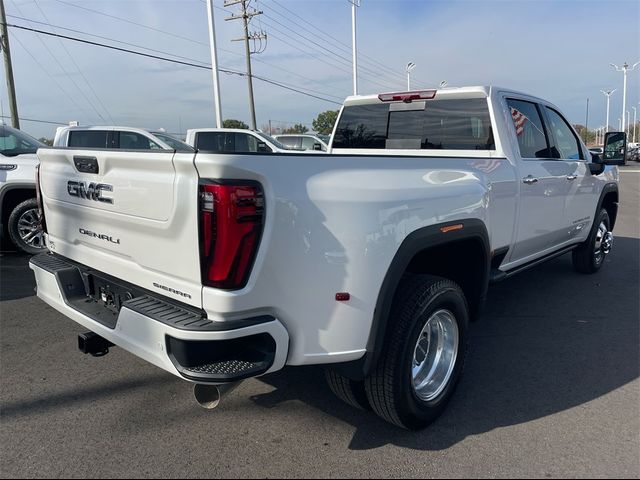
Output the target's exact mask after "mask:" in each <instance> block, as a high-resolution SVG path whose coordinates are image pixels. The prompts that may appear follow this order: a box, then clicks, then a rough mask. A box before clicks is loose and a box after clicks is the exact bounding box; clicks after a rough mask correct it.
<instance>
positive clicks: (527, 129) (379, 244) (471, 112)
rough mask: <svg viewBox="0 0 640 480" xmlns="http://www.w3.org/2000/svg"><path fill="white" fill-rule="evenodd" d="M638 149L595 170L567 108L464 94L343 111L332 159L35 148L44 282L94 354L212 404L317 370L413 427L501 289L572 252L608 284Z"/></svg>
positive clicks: (414, 96) (444, 386)
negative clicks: (130, 358) (139, 367)
mask: <svg viewBox="0 0 640 480" xmlns="http://www.w3.org/2000/svg"><path fill="white" fill-rule="evenodd" d="M625 147H626V137H625V135H624V134H622V133H610V134H608V136H607V139H606V145H605V151H604V155H603V157H602V158H600V157H593V156H592V155H591V154H590V153H589V151H588V150H587V148H586V147H585V145H584V144H583V143H582V142H581V140H580V139H579V137H578V135H576V133H575V131H574V130H573V128H572V127H571V126H570V124H569V123H568V122H567V121H566V120H565V119H564V117H563V116H562V114H561V113H560V112H559V110H558V108H557V107H555V106H553V105H552V104H550V103H548V102H546V101H544V100H541V99H539V98H535V97H532V96H529V95H525V94H522V93H518V92H515V91H510V90H505V89H501V88H496V87H467V88H456V89H444V90H438V91H421V92H405V93H393V94H381V95H375V96H358V97H350V98H348V99H347V100H346V102H345V104H344V106H343V108H342V111H341V113H340V116H339V119H338V121H337V124H336V127H335V130H334V134H333V136H332V145H331V153H330V154H319V155H315V156H309V155H304V154H301V155H296V154H291V153H289V154H282V155H280V154H270V155H262V154H260V153H253V154H238V153H229V154H221V153H216V154H213V153H207V152H202V151H199V152H196V153H184V152H175V153H174V152H170V151H161V150H155V151H146V152H141V151H118V150H83V149H70V148H54V149H41V150H39V151H38V156H39V158H40V164H41V167H40V189H41V193H42V195H41V198H42V208H43V214H44V221H45V222H46V231H47V242H48V246H49V248H50V250H51V253H49V254H42V255H39V256H36V257H34V258H33V259H32V260H31V268H32V269H33V270H34V272H35V276H36V280H37V289H38V296H39V297H40V298H41V299H43V300H44V301H45V302H47V303H48V304H50V305H51V306H53V307H54V308H56V309H57V310H59V311H60V312H62V313H63V314H64V315H66V316H67V317H69V318H71V319H73V320H75V321H76V322H77V323H79V324H81V325H82V326H83V327H84V328H86V329H88V330H90V332H89V333H87V334H85V335H82V336H81V338H80V347H81V349H82V351H84V352H85V353H91V354H94V355H101V354H104V353H107V352H108V349H109V347H110V346H111V345H112V344H115V345H118V346H120V347H122V348H124V349H126V350H128V351H130V352H132V353H133V354H135V355H138V356H139V357H141V358H143V359H145V360H147V361H149V362H151V363H153V364H154V365H156V366H158V367H160V368H163V369H165V370H166V371H168V372H171V373H172V374H174V375H177V376H179V377H181V378H183V379H185V380H187V381H190V382H192V383H194V384H196V387H195V393H196V398H197V399H198V400H199V401H200V403H201V404H202V405H205V406H209V407H212V406H214V405H216V404H217V403H218V401H219V400H220V396H221V395H222V394H223V393H224V392H225V391H227V390H229V389H230V388H231V387H232V386H234V385H236V384H237V382H239V381H240V380H243V379H246V378H248V377H255V376H260V375H263V374H267V373H270V372H274V371H276V370H280V369H282V368H283V367H284V366H285V365H317V364H324V365H327V367H328V368H327V378H328V381H329V385H330V387H331V388H332V390H333V391H334V392H335V393H336V394H337V395H338V396H339V397H340V398H342V399H343V400H345V401H346V402H348V403H350V404H352V405H354V406H357V407H361V408H371V409H372V410H373V411H374V412H375V413H377V414H378V415H380V416H381V417H382V418H384V419H386V420H388V421H389V422H392V423H394V424H396V425H399V426H401V427H404V428H409V429H418V428H422V427H424V426H426V425H427V424H428V423H429V422H431V421H433V419H435V418H436V417H437V416H438V415H439V414H440V413H441V412H442V410H443V409H444V407H445V405H446V404H447V402H448V401H449V399H450V398H451V396H452V394H453V391H454V389H455V386H456V384H457V383H458V380H459V378H460V375H461V372H462V369H463V363H464V358H465V352H466V349H467V341H468V324H469V321H470V320H472V319H474V318H477V316H478V312H479V310H480V307H481V305H482V303H483V300H484V298H485V294H486V292H487V288H488V286H489V284H490V283H491V282H494V281H499V280H502V279H504V278H506V277H508V276H511V275H513V274H515V273H517V272H520V271H522V270H524V269H526V268H528V267H531V266H534V265H536V264H538V263H540V262H542V261H544V260H546V259H549V258H552V257H555V256H557V255H560V254H563V253H567V252H569V251H571V252H572V254H573V261H574V265H575V268H576V270H578V271H579V272H584V273H592V272H595V271H597V270H598V269H600V268H601V267H602V265H603V263H604V259H605V256H606V255H607V254H608V253H609V252H610V250H611V247H612V242H613V236H612V233H611V231H612V229H613V227H614V224H615V221H616V214H617V207H618V171H617V168H616V167H608V166H605V165H618V164H621V163H623V162H624V153H625ZM567 274H569V273H567ZM550 281H553V279H550Z"/></svg>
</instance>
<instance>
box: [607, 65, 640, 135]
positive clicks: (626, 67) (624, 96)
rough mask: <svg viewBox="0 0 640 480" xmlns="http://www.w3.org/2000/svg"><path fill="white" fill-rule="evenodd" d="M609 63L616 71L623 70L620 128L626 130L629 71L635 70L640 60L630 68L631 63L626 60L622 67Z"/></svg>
mask: <svg viewBox="0 0 640 480" xmlns="http://www.w3.org/2000/svg"><path fill="white" fill-rule="evenodd" d="M609 65H611V66H612V67H613V68H615V69H616V71H618V72H623V77H624V80H623V82H622V85H623V87H622V128H621V129H620V131H622V132H624V131H625V128H624V127H625V125H624V112H626V111H627V71H629V70H631V71H633V70H635V69H636V67H637V66H638V65H640V62H636V63H634V64H633V66H631V68H629V64H628V63H627V62H624V64H623V65H622V67H619V66H618V65H615V64H613V63H610V64H609Z"/></svg>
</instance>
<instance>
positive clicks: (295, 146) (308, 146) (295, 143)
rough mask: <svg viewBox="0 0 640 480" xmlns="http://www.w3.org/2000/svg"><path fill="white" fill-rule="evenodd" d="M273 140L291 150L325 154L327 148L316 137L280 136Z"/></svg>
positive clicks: (301, 135)
mask: <svg viewBox="0 0 640 480" xmlns="http://www.w3.org/2000/svg"><path fill="white" fill-rule="evenodd" d="M274 138H275V139H276V140H278V141H279V142H280V143H282V144H283V145H286V146H287V147H288V148H291V149H292V150H315V151H320V152H326V151H327V150H328V149H329V146H328V145H327V144H326V143H325V142H324V141H323V140H321V139H320V138H319V137H318V136H316V135H310V134H290V133H287V134H281V135H275V136H274Z"/></svg>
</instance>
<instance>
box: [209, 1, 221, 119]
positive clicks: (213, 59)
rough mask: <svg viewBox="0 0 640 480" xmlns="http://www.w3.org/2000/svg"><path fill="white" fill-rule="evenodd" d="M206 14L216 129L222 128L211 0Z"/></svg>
mask: <svg viewBox="0 0 640 480" xmlns="http://www.w3.org/2000/svg"><path fill="white" fill-rule="evenodd" d="M207 14H208V17H209V47H210V49H211V73H212V75H213V103H214V107H215V111H216V127H218V128H222V108H221V107H220V77H219V76H218V51H217V50H216V30H215V22H214V20H213V0H207Z"/></svg>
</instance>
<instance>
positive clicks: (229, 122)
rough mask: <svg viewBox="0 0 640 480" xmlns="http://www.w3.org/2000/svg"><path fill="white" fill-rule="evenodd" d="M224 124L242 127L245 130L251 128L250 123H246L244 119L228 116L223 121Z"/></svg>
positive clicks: (226, 126) (231, 126)
mask: <svg viewBox="0 0 640 480" xmlns="http://www.w3.org/2000/svg"><path fill="white" fill-rule="evenodd" d="M222 126H223V127H224V128H242V129H244V130H249V125H247V124H246V123H244V122H243V121H242V120H234V119H231V118H227V119H226V120H225V121H223V122H222Z"/></svg>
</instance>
